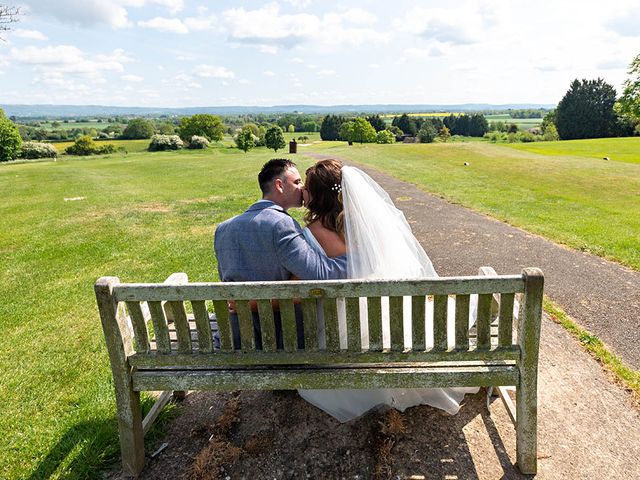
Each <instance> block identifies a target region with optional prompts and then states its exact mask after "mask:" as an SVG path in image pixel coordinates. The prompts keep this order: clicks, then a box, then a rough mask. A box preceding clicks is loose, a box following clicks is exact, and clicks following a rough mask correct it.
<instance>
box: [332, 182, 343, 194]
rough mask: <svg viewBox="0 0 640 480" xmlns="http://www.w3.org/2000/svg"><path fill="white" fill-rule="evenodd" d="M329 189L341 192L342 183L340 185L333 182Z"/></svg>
mask: <svg viewBox="0 0 640 480" xmlns="http://www.w3.org/2000/svg"><path fill="white" fill-rule="evenodd" d="M331 190H333V191H334V192H338V193H341V192H342V185H340V184H339V183H334V184H333V187H331Z"/></svg>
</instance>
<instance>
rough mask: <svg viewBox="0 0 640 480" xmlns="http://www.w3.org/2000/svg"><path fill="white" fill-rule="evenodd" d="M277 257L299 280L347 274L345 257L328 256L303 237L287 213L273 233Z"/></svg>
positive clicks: (345, 275) (327, 278)
mask: <svg viewBox="0 0 640 480" xmlns="http://www.w3.org/2000/svg"><path fill="white" fill-rule="evenodd" d="M274 243H275V246H276V253H277V255H278V260H279V261H280V263H281V264H282V266H284V268H286V269H287V270H288V271H290V272H291V273H292V274H294V275H295V276H296V277H298V278H299V279H300V280H334V279H340V278H347V257H346V255H343V256H341V257H336V258H329V257H327V256H326V255H322V254H320V253H318V252H317V251H316V250H314V249H313V248H312V247H311V246H310V245H309V243H308V242H307V241H306V240H305V238H304V235H303V234H302V231H301V230H300V227H299V226H298V225H297V224H296V222H295V220H293V219H292V218H291V217H289V216H287V217H285V218H283V219H282V220H281V221H280V222H278V224H277V228H276V231H275V236H274Z"/></svg>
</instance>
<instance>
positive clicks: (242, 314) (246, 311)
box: [236, 300, 256, 352]
mask: <svg viewBox="0 0 640 480" xmlns="http://www.w3.org/2000/svg"><path fill="white" fill-rule="evenodd" d="M236 312H237V313H238V325H239V326H240V348H241V349H242V351H243V352H251V351H253V350H255V349H256V339H255V335H254V331H253V316H252V315H251V309H250V308H249V302H248V301H246V300H236Z"/></svg>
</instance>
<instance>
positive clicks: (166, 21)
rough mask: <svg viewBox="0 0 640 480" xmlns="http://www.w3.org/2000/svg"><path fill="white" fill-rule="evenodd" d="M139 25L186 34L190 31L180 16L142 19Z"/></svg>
mask: <svg viewBox="0 0 640 480" xmlns="http://www.w3.org/2000/svg"><path fill="white" fill-rule="evenodd" d="M138 25H139V26H141V27H142V28H151V29H154V30H159V31H161V32H171V33H179V34H185V33H189V29H188V28H187V27H186V25H185V24H184V23H182V21H181V20H180V19H178V18H163V17H155V18H152V19H151V20H141V21H139V22H138Z"/></svg>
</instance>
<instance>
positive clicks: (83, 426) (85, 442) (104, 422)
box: [26, 397, 176, 480]
mask: <svg viewBox="0 0 640 480" xmlns="http://www.w3.org/2000/svg"><path fill="white" fill-rule="evenodd" d="M153 402H154V398H151V397H147V398H144V399H143V401H142V412H143V416H144V415H146V413H147V412H148V411H149V409H151V407H152V405H153ZM171 405H172V404H169V405H168V406H167V407H165V408H164V409H163V412H162V413H161V414H160V417H159V418H158V420H156V422H155V423H154V425H153V427H152V428H151V430H150V431H149V432H148V433H147V435H146V436H145V440H146V441H149V440H150V441H153V440H154V439H155V438H157V437H159V436H160V435H162V434H163V433H164V430H165V428H166V426H167V424H168V423H169V420H171V419H173V418H175V416H176V409H175V408H174V407H173V406H171ZM119 457H120V444H119V443H118V426H117V420H116V418H115V416H111V417H109V418H105V419H100V420H93V421H86V422H79V423H76V424H75V425H73V426H72V427H71V428H69V429H68V430H67V431H66V432H65V433H64V435H62V436H61V437H60V438H59V439H58V441H57V442H56V444H55V445H53V447H52V448H51V449H50V450H49V452H48V453H47V455H46V457H44V459H43V460H42V461H41V462H40V463H39V464H38V466H37V467H36V468H35V470H34V471H33V472H32V473H31V475H30V476H28V477H26V478H27V479H28V480H44V479H48V478H51V477H52V476H54V475H56V476H59V477H60V478H64V479H68V480H76V479H78V480H79V479H92V478H102V477H103V476H104V473H103V472H104V471H105V470H106V469H109V468H110V466H112V467H113V468H114V469H115V468H119V465H116V462H119Z"/></svg>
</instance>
